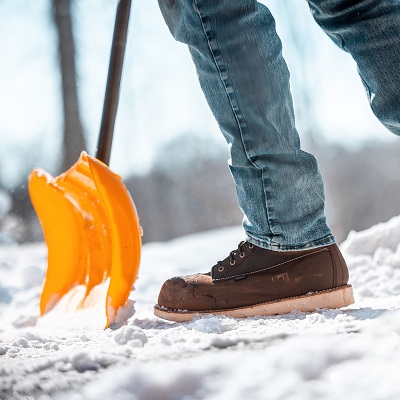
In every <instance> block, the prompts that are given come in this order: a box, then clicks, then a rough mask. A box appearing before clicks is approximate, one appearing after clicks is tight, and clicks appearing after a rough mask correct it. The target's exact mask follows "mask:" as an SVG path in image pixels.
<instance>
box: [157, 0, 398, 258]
mask: <svg viewBox="0 0 400 400" xmlns="http://www.w3.org/2000/svg"><path fill="white" fill-rule="evenodd" d="M158 1H159V5H160V8H161V11H162V13H163V16H164V18H165V21H166V23H167V25H168V27H169V29H170V31H171V33H172V35H173V36H174V38H175V39H176V40H178V41H181V42H183V43H185V44H187V45H188V47H189V50H190V52H191V55H192V58H193V61H194V63H195V66H196V69H197V73H198V77H199V80H200V84H201V87H202V89H203V92H204V94H205V96H206V99H207V101H208V104H209V106H210V108H211V110H212V112H213V114H214V116H215V118H216V120H217V122H218V124H219V127H220V129H221V131H222V133H223V134H224V136H225V139H226V141H227V142H228V145H229V148H230V160H229V168H230V170H231V173H232V176H233V179H234V182H235V187H236V192H237V197H238V202H239V206H240V208H241V210H242V211H243V214H244V219H243V226H244V229H245V231H246V234H247V239H248V240H249V241H250V242H252V243H254V244H256V245H258V246H261V247H264V248H267V249H270V250H278V251H285V250H297V249H304V248H312V247H318V246H323V245H327V244H331V243H333V242H334V238H333V236H332V232H331V230H330V229H329V227H328V226H327V223H326V218H325V212H324V202H325V200H324V189H323V182H322V178H321V175H320V173H319V169H318V165H317V161H316V159H315V158H314V157H313V156H312V155H311V154H309V153H306V152H304V151H303V150H301V147H300V140H299V135H298V133H297V130H296V127H295V118H294V112H293V104H292V97H291V93H290V87H289V71H288V68H287V66H286V63H285V61H284V59H283V57H282V46H281V41H280V39H279V37H278V35H277V33H276V30H275V21H274V19H273V17H272V15H271V13H270V12H269V10H268V9H267V7H265V6H264V5H262V4H260V3H258V2H257V1H255V0H158ZM309 4H310V8H311V11H312V13H313V16H314V18H315V20H316V21H317V23H318V24H319V25H320V26H321V27H322V29H324V30H325V31H326V33H327V34H328V35H329V36H330V37H331V38H332V39H333V41H334V42H335V43H336V44H338V45H339V46H340V47H342V48H343V49H344V50H346V51H348V52H349V53H350V54H351V55H352V56H353V57H354V59H355V60H356V62H357V65H358V69H359V73H360V76H361V78H362V80H363V83H364V85H365V87H366V90H367V93H368V95H369V99H370V103H371V107H372V110H373V111H374V113H375V114H376V115H377V117H378V118H379V119H380V120H381V122H382V123H383V124H385V125H386V126H387V127H388V128H389V129H390V130H392V131H393V132H394V133H396V134H400V84H399V82H400V2H399V1H396V0H381V1H372V0H359V1H348V0H325V1H324V0H315V1H309ZM310 90H312V88H310ZM333 108H334V105H333Z"/></svg>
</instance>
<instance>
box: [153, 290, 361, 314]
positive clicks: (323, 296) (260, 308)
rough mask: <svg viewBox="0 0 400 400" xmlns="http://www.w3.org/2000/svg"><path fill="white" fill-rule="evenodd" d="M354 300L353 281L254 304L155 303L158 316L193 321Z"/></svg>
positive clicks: (339, 305)
mask: <svg viewBox="0 0 400 400" xmlns="http://www.w3.org/2000/svg"><path fill="white" fill-rule="evenodd" d="M353 303H354V296H353V288H352V286H351V285H345V286H341V287H338V288H335V289H330V290H324V291H320V292H313V293H308V294H305V295H303V296H296V297H289V298H286V299H282V300H276V301H271V302H266V303H260V304H256V305H253V306H247V307H238V308H229V309H224V310H204V311H187V310H172V309H168V308H165V307H160V306H158V305H156V306H155V307H154V314H155V315H156V316H157V317H160V318H162V319H166V320H169V321H175V322H185V321H190V320H192V319H193V318H194V317H198V316H204V315H210V314H211V315H225V316H227V317H232V318H248V317H256V316H270V315H280V314H288V313H290V312H292V311H301V312H310V311H315V310H317V309H323V308H331V309H332V308H342V307H346V306H348V305H350V304H353Z"/></svg>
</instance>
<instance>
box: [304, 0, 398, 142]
mask: <svg viewBox="0 0 400 400" xmlns="http://www.w3.org/2000/svg"><path fill="white" fill-rule="evenodd" d="M308 2H309V4H310V9H311V11H312V14H313V16H314V19H315V20H316V22H317V23H318V24H319V25H320V26H321V28H322V29H323V30H324V31H325V32H326V33H327V34H328V35H329V36H330V37H331V38H332V40H333V41H334V42H335V43H336V44H337V45H338V46H339V47H341V48H342V49H344V50H346V51H348V52H349V53H350V54H351V55H352V56H353V58H354V60H355V61H356V62H357V66H358V71H359V74H360V77H361V79H362V81H363V84H364V87H365V89H366V92H367V95H368V97H369V101H370V104H371V108H372V110H373V112H374V113H375V115H376V116H377V117H378V118H379V120H380V121H381V122H382V124H383V125H385V126H386V127H387V128H388V129H389V130H390V131H392V132H393V133H395V134H396V135H400V2H399V1H395V0H381V1H371V0H363V1H362V0H361V1H348V0H309V1H308Z"/></svg>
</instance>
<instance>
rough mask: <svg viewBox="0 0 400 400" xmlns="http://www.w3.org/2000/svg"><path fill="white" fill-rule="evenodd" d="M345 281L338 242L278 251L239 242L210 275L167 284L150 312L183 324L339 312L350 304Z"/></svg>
mask: <svg viewBox="0 0 400 400" xmlns="http://www.w3.org/2000/svg"><path fill="white" fill-rule="evenodd" d="M348 279H349V273H348V269H347V266H346V262H345V261H344V259H343V257H342V255H341V253H340V250H339V248H338V246H337V245H336V244H332V245H329V246H325V247H320V248H315V249H307V250H301V251H287V252H286V251H285V252H278V251H271V250H266V249H263V248H261V247H257V246H255V245H253V244H251V243H249V242H241V243H240V244H239V247H238V249H237V250H234V251H232V252H231V253H230V254H229V256H228V257H227V258H226V259H225V260H224V261H218V263H217V264H216V265H214V266H213V267H212V269H211V272H209V273H206V274H195V275H188V276H183V277H176V278H171V279H169V280H167V281H166V282H165V283H164V285H163V287H162V288H161V291H160V295H159V297H158V304H157V305H156V306H155V307H154V313H155V315H157V316H158V317H160V318H164V319H168V320H171V321H178V322H181V321H189V320H190V319H192V318H193V317H194V316H196V315H204V314H215V315H226V316H231V317H235V318H244V317H251V316H256V315H275V314H285V313H289V312H290V311H293V310H297V311H313V310H315V309H318V308H340V307H344V306H347V305H349V304H352V303H354V299H353V290H352V287H351V285H348V284H347V282H348Z"/></svg>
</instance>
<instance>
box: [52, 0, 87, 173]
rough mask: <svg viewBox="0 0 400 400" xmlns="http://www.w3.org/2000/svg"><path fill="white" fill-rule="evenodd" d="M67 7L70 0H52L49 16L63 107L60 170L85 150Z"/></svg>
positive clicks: (73, 47)
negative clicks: (53, 26)
mask: <svg viewBox="0 0 400 400" xmlns="http://www.w3.org/2000/svg"><path fill="white" fill-rule="evenodd" d="M71 8H72V0H52V10H53V14H52V16H53V21H54V25H55V28H56V31H57V37H58V54H59V63H60V71H61V82H62V96H63V107H64V140H63V159H62V163H61V171H64V170H66V169H68V168H69V167H70V166H71V165H72V164H74V163H75V161H76V160H77V158H78V156H79V154H80V152H81V151H82V150H85V138H84V133H83V127H82V123H81V119H80V115H79V101H78V91H77V83H76V67H75V43H74V35H73V23H72V15H71Z"/></svg>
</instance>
